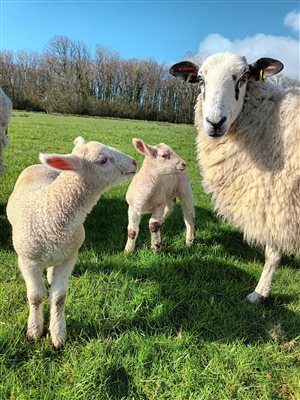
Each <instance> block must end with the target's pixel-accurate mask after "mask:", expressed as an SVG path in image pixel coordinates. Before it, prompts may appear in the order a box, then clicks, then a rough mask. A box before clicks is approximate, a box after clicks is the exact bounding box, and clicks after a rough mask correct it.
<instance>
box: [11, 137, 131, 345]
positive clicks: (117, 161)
mask: <svg viewBox="0 0 300 400" xmlns="http://www.w3.org/2000/svg"><path fill="white" fill-rule="evenodd" d="M75 144H76V146H75V148H74V149H73V152H72V154H68V155H59V154H40V160H41V162H42V164H43V165H40V164H39V165H32V166H30V167H28V168H26V169H25V170H24V171H23V172H22V173H21V175H20V176H19V178H18V180H17V182H16V185H15V188H14V190H13V192H12V194H11V196H10V198H9V201H8V205H7V215H8V219H9V221H10V223H11V225H12V227H13V245H14V248H15V250H16V252H17V254H18V263H19V268H20V270H21V272H22V274H23V277H24V280H25V282H26V286H27V297H28V302H29V307H30V314H29V318H28V331H27V335H28V337H29V338H30V339H35V338H37V337H39V336H41V335H42V332H43V310H42V303H43V300H44V298H45V291H46V290H45V285H44V283H43V276H42V274H43V270H44V269H45V268H47V269H48V270H47V278H48V282H49V284H50V285H51V288H50V302H51V315H50V333H51V338H52V342H53V344H54V346H55V347H56V348H58V347H60V346H62V345H63V344H64V342H65V337H66V322H65V317H64V304H65V299H66V292H67V286H68V279H69V276H70V274H71V272H72V270H73V267H74V264H75V262H76V259H77V254H78V250H79V248H80V246H81V245H82V243H83V241H84V237H85V232H84V227H83V222H84V220H85V218H86V216H87V214H89V213H90V212H91V210H92V208H93V207H94V205H95V204H96V203H97V201H98V199H99V198H100V195H101V194H102V193H103V191H104V190H106V189H108V188H109V187H112V186H114V185H116V184H118V183H120V182H122V181H125V180H127V179H129V178H130V177H132V176H133V175H134V174H135V172H136V162H135V160H134V159H133V158H131V157H129V156H127V155H126V154H124V153H121V152H119V151H118V150H116V149H113V148H111V147H107V146H105V145H103V144H101V143H98V142H88V143H85V142H84V140H83V139H82V138H81V137H79V138H77V139H76V140H75ZM49 167H51V168H49Z"/></svg>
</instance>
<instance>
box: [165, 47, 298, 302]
mask: <svg viewBox="0 0 300 400" xmlns="http://www.w3.org/2000/svg"><path fill="white" fill-rule="evenodd" d="M282 68H283V64H282V63H281V62H280V61H277V60H274V59H271V58H261V59H259V60H257V61H256V62H255V63H254V64H251V65H248V63H247V61H246V59H245V58H244V57H241V56H238V55H236V54H231V53H224V54H215V55H213V56H210V57H208V58H207V59H206V60H205V61H204V63H203V64H202V66H201V67H198V66H197V65H195V64H193V63H191V62H188V61H184V62H181V63H178V64H175V65H173V67H171V69H170V73H171V74H172V75H174V76H178V77H181V78H182V79H184V80H185V81H189V82H191V83H196V82H198V83H199V84H200V86H201V93H200V94H199V97H198V100H197V104H196V107H195V125H196V128H197V131H198V139H197V150H198V161H199V164H200V168H201V170H202V174H203V184H204V186H205V187H206V188H207V190H208V191H209V192H211V193H212V196H213V200H214V203H215V207H216V209H217V210H218V212H219V214H220V215H222V216H223V217H224V218H226V219H228V220H229V221H231V222H232V223H233V224H234V225H236V226H237V227H239V228H240V229H242V230H243V232H244V237H245V239H246V240H247V241H249V242H250V243H252V242H255V243H258V244H260V245H263V246H265V266H264V269H263V272H262V275H261V278H260V280H259V282H258V285H257V286H256V288H255V291H254V292H252V293H250V294H249V295H248V296H247V299H248V300H249V301H251V302H255V301H256V300H260V301H263V300H265V299H266V298H267V297H268V295H269V290H270V285H271V281H272V276H273V273H274V271H275V269H276V267H277V265H278V264H279V261H280V258H281V255H282V253H291V252H294V251H299V249H300V152H299V150H300V126H299V105H300V104H299V102H300V90H299V82H298V81H293V80H291V79H289V78H286V77H283V76H282V77H278V78H277V79H276V77H273V78H270V77H271V76H272V75H274V74H277V73H278V72H280V71H281V70H282ZM265 80H266V81H265Z"/></svg>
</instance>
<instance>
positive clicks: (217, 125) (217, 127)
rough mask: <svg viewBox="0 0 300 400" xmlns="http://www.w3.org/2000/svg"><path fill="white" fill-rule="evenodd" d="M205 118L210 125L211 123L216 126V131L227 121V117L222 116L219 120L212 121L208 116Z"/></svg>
mask: <svg viewBox="0 0 300 400" xmlns="http://www.w3.org/2000/svg"><path fill="white" fill-rule="evenodd" d="M205 119H206V121H207V122H208V123H209V125H211V126H212V127H213V128H214V131H215V133H217V132H218V130H219V129H220V128H221V126H222V125H223V124H224V122H225V121H226V119H227V118H226V117H222V118H221V119H220V121H219V122H212V121H210V120H209V119H208V118H205Z"/></svg>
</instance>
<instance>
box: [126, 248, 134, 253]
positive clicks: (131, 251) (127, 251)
mask: <svg viewBox="0 0 300 400" xmlns="http://www.w3.org/2000/svg"><path fill="white" fill-rule="evenodd" d="M133 251H134V249H130V248H126V247H125V249H124V252H125V253H127V254H130V253H133Z"/></svg>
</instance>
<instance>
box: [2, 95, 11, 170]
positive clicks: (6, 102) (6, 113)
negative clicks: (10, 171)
mask: <svg viewBox="0 0 300 400" xmlns="http://www.w3.org/2000/svg"><path fill="white" fill-rule="evenodd" d="M11 112H12V102H11V100H10V99H9V98H8V97H7V96H6V94H5V93H4V92H3V90H2V89H0V175H1V174H2V172H3V160H2V149H3V147H7V146H8V137H7V133H8V123H9V120H10V117H11Z"/></svg>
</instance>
